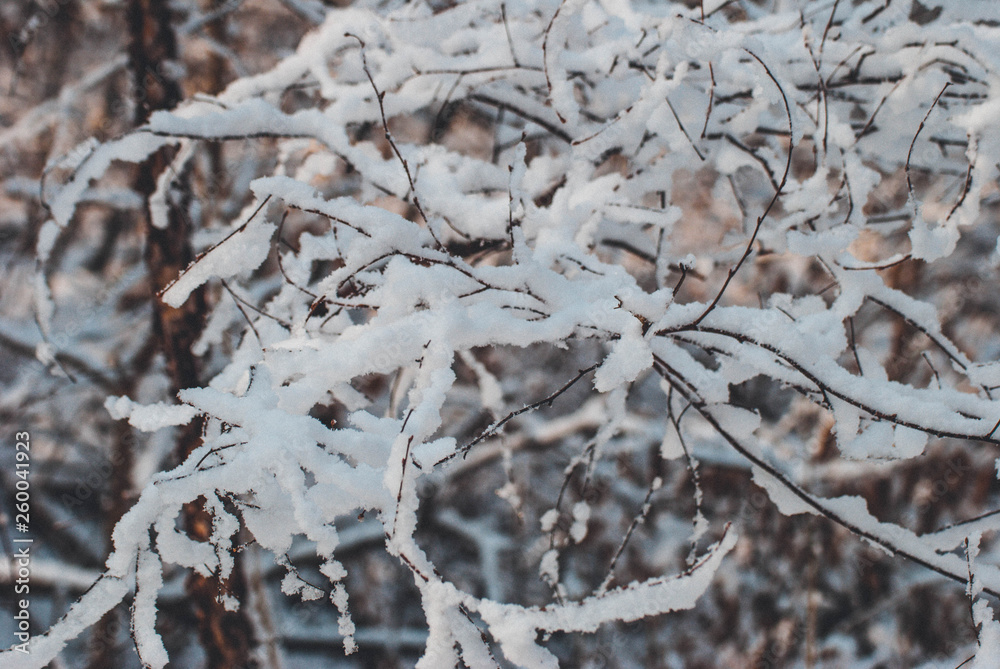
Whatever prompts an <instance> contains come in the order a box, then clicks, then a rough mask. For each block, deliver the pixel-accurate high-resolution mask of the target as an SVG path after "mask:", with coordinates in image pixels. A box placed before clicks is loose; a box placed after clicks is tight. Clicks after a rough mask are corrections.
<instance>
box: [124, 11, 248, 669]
mask: <svg viewBox="0 0 1000 669" xmlns="http://www.w3.org/2000/svg"><path fill="white" fill-rule="evenodd" d="M128 21H129V31H130V37H131V41H130V46H129V56H130V69H131V72H132V81H133V86H134V91H135V101H136V110H135V111H136V114H135V121H136V124H137V125H139V124H142V123H144V122H145V121H146V119H147V118H148V116H149V114H151V113H152V112H153V111H155V110H157V109H168V108H171V107H173V106H175V105H176V104H177V103H178V102H179V101H180V98H181V89H180V86H179V84H178V83H177V82H176V81H175V80H174V79H173V78H172V77H170V76H169V73H168V71H167V69H166V68H165V67H164V65H165V64H167V63H168V62H169V61H170V60H172V59H173V58H175V57H176V51H177V46H176V39H175V35H174V32H173V28H172V26H171V24H170V17H169V13H168V11H167V2H166V0H129V6H128ZM169 158H170V157H169V155H168V152H166V151H161V152H159V153H157V154H156V155H154V156H153V157H152V158H150V160H148V161H147V162H145V163H144V164H143V165H141V166H140V167H139V173H138V175H137V178H136V183H135V187H136V190H137V191H138V192H139V193H140V194H141V195H143V196H145V197H146V198H147V201H148V197H149V196H150V195H151V194H152V193H153V191H154V189H155V188H156V179H157V176H158V175H159V174H161V173H162V172H163V170H164V169H166V167H167V165H168V162H169ZM175 185H176V186H177V187H178V189H179V190H180V192H181V194H182V197H186V195H185V193H186V192H188V185H187V176H186V175H180V177H179V178H178V179H177V182H176V184H175ZM185 209H186V207H184V206H183V204H181V205H178V206H174V207H171V209H170V214H169V221H168V224H167V226H166V227H165V228H163V229H161V228H157V227H154V226H153V225H152V222H151V218H150V216H149V212H148V211H147V212H146V226H145V227H146V233H147V238H146V254H145V260H146V266H147V268H148V272H149V280H150V284H151V286H150V287H151V289H152V292H153V294H154V295H157V294H158V293H159V292H160V291H161V290H163V289H164V288H165V287H166V286H167V285H168V284H169V283H170V282H171V281H172V280H174V279H175V278H176V277H177V276H178V274H180V272H181V271H182V270H183V269H184V268H185V267H187V265H188V264H189V263H190V262H191V261H192V260H193V259H194V253H193V250H192V247H191V242H190V233H191V230H190V227H191V225H190V220H189V219H188V218H187V216H186V213H185ZM153 312H154V313H153V330H154V334H155V336H156V337H157V339H158V340H159V342H160V348H161V350H162V352H163V354H164V358H165V360H166V363H167V368H168V371H169V374H170V379H171V385H172V389H173V390H174V391H175V392H176V391H178V390H180V389H182V388H190V387H197V386H199V385H200V379H199V366H198V360H197V358H196V357H195V356H194V354H193V353H192V352H191V346H192V344H194V342H195V340H196V339H197V337H198V334H199V333H200V331H201V328H202V326H203V322H204V318H205V313H206V301H205V293H204V290H201V289H199V290H197V291H195V292H193V293H192V294H191V296H190V297H189V298H188V300H187V301H186V302H185V303H184V304H183V305H181V306H180V307H179V308H176V309H175V308H173V307H170V306H169V305H167V304H165V303H163V302H162V301H161V300H159V299H157V298H154V300H153ZM200 443H201V425H200V423H199V422H195V423H192V424H191V425H189V426H188V427H187V428H186V429H184V430H182V431H181V433H180V434H179V436H178V442H177V447H176V455H177V458H178V459H179V460H181V459H184V458H186V457H187V456H188V455H190V453H191V452H192V451H193V450H194V449H195V448H197V446H198V445H199V444H200ZM183 520H184V526H185V529H186V531H187V532H188V534H189V535H190V536H191V537H192V538H193V539H195V540H198V541H208V539H209V538H210V536H211V532H212V518H211V515H210V514H209V513H208V512H207V511H206V509H205V500H204V499H203V498H201V499H199V500H198V501H196V502H192V503H189V504H187V505H185V507H184V511H183ZM185 587H186V590H187V594H188V597H189V599H190V601H191V605H192V606H193V608H194V616H195V619H196V622H197V625H198V633H199V639H200V642H201V645H202V647H203V649H204V651H205V654H206V656H207V666H208V667H210V668H211V669H245V668H246V667H251V666H254V662H253V661H252V659H251V651H252V649H253V647H254V645H255V640H254V634H253V627H252V625H251V623H250V621H249V619H248V618H247V616H246V614H245V612H244V611H243V610H242V609H241V610H240V611H235V612H234V611H227V610H226V609H225V607H224V605H223V604H222V602H221V601H220V599H221V595H222V594H223V592H226V593H228V594H230V595H231V596H233V597H235V598H237V599H240V598H242V596H243V595H244V593H245V590H246V584H245V577H244V574H243V567H242V561H241V560H239V559H238V556H237V560H236V563H235V568H234V570H233V573H232V575H231V576H230V578H229V579H228V580H227V581H222V580H221V579H219V578H218V577H216V576H211V577H207V578H206V577H203V576H200V575H198V574H192V575H191V576H189V577H188V579H187V581H186V584H185Z"/></svg>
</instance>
